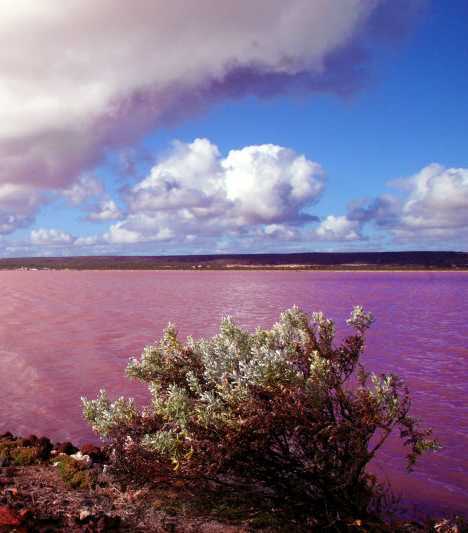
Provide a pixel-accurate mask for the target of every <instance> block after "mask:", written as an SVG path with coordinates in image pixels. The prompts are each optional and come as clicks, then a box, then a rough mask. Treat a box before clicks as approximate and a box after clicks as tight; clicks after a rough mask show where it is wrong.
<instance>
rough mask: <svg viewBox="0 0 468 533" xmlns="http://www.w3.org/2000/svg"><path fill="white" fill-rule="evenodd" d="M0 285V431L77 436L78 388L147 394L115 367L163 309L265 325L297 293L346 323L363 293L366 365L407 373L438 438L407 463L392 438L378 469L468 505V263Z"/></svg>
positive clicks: (404, 488) (187, 322) (198, 321)
mask: <svg viewBox="0 0 468 533" xmlns="http://www.w3.org/2000/svg"><path fill="white" fill-rule="evenodd" d="M0 284H1V293H0V294H1V305H0V376H1V382H0V383H1V385H0V432H3V431H7V430H8V431H12V432H15V433H19V434H28V435H29V434H31V433H35V434H41V435H42V434H46V435H48V436H50V437H51V438H52V439H54V440H65V439H67V440H72V441H74V442H77V443H80V442H83V441H89V440H91V439H95V437H94V436H93V434H92V433H91V432H90V430H89V429H88V427H87V426H86V424H85V423H84V422H83V420H82V417H81V407H80V396H83V395H85V396H88V397H92V398H94V397H95V396H96V395H97V393H98V391H99V389H100V388H103V387H105V388H106V389H107V390H108V392H109V393H110V395H121V394H125V395H132V396H134V397H136V398H137V399H139V400H143V399H145V397H146V394H145V390H144V389H143V388H142V387H140V386H139V385H138V384H132V383H129V382H128V381H127V379H126V378H125V377H124V369H125V366H126V364H127V360H128V357H129V356H132V355H139V354H140V352H141V350H142V348H143V346H144V345H145V344H149V343H151V342H153V341H154V340H156V339H157V338H159V336H160V333H161V330H162V329H163V327H164V326H165V325H166V324H167V322H168V321H169V320H170V321H172V322H175V323H176V324H177V325H178V327H179V331H180V333H181V335H182V336H186V335H192V336H207V335H212V334H213V333H215V331H216V329H217V325H218V322H219V319H220V317H221V316H222V315H223V314H230V315H232V316H233V317H235V318H236V319H237V320H238V322H239V323H241V324H242V325H244V326H247V327H250V328H254V327H255V326H257V325H261V326H265V327H269V326H271V324H272V323H273V322H274V321H275V320H276V318H277V317H278V314H279V313H280V311H282V310H283V309H285V308H287V307H290V306H292V305H293V304H297V305H299V306H301V307H302V308H304V309H305V310H307V311H316V310H322V311H324V312H325V313H326V314H327V315H329V316H330V317H331V318H333V319H335V320H336V321H337V325H338V329H339V331H340V332H344V330H345V328H344V320H345V318H346V317H347V315H348V314H349V311H350V310H351V308H352V306H353V305H357V304H361V305H364V307H365V308H366V310H370V311H372V312H373V313H374V315H375V317H376V319H377V321H376V323H375V325H374V327H373V328H372V330H371V331H370V333H369V337H368V343H367V352H366V356H365V362H366V364H367V366H368V367H369V368H370V369H372V370H375V371H377V372H383V371H385V372H394V373H397V374H399V375H400V376H401V377H403V378H404V379H405V380H406V382H407V384H408V385H409V387H410V390H411V393H412V396H413V408H414V409H413V413H414V414H415V415H417V416H419V417H421V418H422V419H423V420H424V421H425V422H426V424H427V425H429V426H431V427H432V428H433V429H434V433H435V435H436V436H437V437H438V438H439V440H440V441H441V443H442V444H443V446H444V448H443V450H442V451H441V452H439V453H438V454H436V455H431V456H430V457H427V458H425V459H424V460H422V461H421V462H420V463H419V465H418V467H417V468H416V471H415V472H414V473H412V474H410V475H408V474H406V473H405V470H404V461H403V460H402V459H401V456H400V454H399V450H398V446H397V445H396V444H394V443H390V445H389V446H387V448H386V449H385V450H384V452H383V454H382V456H381V458H380V460H379V461H378V463H376V464H375V465H374V466H373V470H374V471H375V472H376V473H377V474H378V475H379V477H380V478H381V479H387V480H389V481H390V482H391V483H392V485H393V487H394V489H395V491H396V492H397V493H400V494H401V495H402V496H403V499H404V501H405V502H406V504H407V505H408V506H416V509H419V510H420V511H426V510H427V511H430V512H439V511H440V512H460V511H464V510H466V509H468V454H467V450H468V400H467V396H468V380H467V378H468V325H467V324H468V273H464V272H438V273H423V272H420V273H419V272H372V273H371V272H189V271H165V272H163V271H144V272H136V271H127V272H123V271H104V272H91V271H83V272H77V271H56V272H52V271H30V272H13V271H9V272H0Z"/></svg>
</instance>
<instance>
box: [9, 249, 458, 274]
mask: <svg viewBox="0 0 468 533" xmlns="http://www.w3.org/2000/svg"><path fill="white" fill-rule="evenodd" d="M0 270H364V271H365V270H384V271H385V270H468V253H464V252H427V251H414V252H342V253H339V252H336V253H328V252H327V253H325V252H314V253H288V254H226V255H168V256H77V257H19V258H2V259H0Z"/></svg>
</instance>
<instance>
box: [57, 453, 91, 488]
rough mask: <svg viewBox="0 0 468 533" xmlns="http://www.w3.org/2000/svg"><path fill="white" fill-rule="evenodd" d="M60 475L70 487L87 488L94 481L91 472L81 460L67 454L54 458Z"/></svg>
mask: <svg viewBox="0 0 468 533" xmlns="http://www.w3.org/2000/svg"><path fill="white" fill-rule="evenodd" d="M54 462H55V463H56V466H57V468H58V472H59V474H60V477H61V478H62V480H63V481H64V483H65V484H66V485H68V486H69V487H71V488H72V489H81V490H85V489H89V488H91V487H92V486H93V484H94V482H95V476H94V475H93V472H92V471H91V470H89V469H88V468H87V466H86V465H85V464H84V463H83V462H81V461H77V460H76V459H73V458H72V457H70V456H68V455H65V454H63V455H59V456H58V457H57V458H55V459H54Z"/></svg>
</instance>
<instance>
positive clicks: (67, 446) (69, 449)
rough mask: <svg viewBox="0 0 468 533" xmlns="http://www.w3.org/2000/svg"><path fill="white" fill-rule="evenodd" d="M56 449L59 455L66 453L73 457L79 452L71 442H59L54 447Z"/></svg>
mask: <svg viewBox="0 0 468 533" xmlns="http://www.w3.org/2000/svg"><path fill="white" fill-rule="evenodd" d="M54 449H55V450H56V451H57V453H66V454H67V455H72V454H74V453H76V452H77V451H78V448H77V447H76V446H73V444H72V443H71V442H68V441H66V442H57V443H56V444H55V446H54Z"/></svg>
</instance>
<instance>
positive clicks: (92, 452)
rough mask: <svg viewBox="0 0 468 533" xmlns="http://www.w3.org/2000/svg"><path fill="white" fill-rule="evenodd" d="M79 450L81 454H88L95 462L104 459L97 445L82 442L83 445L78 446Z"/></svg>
mask: <svg viewBox="0 0 468 533" xmlns="http://www.w3.org/2000/svg"><path fill="white" fill-rule="evenodd" d="M80 452H81V453H82V454H83V455H89V456H90V457H91V459H92V460H93V461H94V462H96V463H100V462H102V461H104V459H105V455H104V453H103V451H102V450H101V448H99V446H95V445H94V444H83V446H81V448H80Z"/></svg>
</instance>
